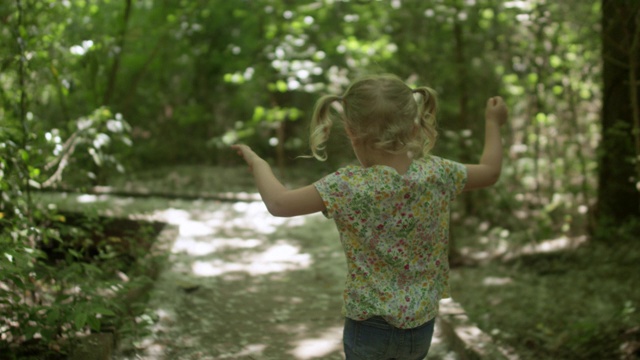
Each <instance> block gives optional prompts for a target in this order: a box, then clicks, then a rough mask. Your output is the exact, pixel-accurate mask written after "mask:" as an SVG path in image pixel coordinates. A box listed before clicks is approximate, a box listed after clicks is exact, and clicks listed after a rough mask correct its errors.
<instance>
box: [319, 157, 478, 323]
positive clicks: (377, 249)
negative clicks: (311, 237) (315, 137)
mask: <svg viewBox="0 0 640 360" xmlns="http://www.w3.org/2000/svg"><path fill="white" fill-rule="evenodd" d="M465 182H466V168H465V167H464V165H462V164H459V163H456V162H453V161H449V160H445V159H442V158H439V157H436V156H429V157H426V158H425V159H421V160H414V161H413V162H412V164H411V166H410V167H409V170H408V171H407V172H406V173H405V174H403V175H400V174H398V172H396V170H395V169H393V168H391V167H388V166H384V165H375V166H371V167H368V168H363V167H360V166H347V167H344V168H341V169H340V170H338V171H336V172H335V173H333V174H331V175H328V176H326V177H324V178H322V179H321V180H319V181H318V182H316V183H315V187H316V189H318V192H319V193H320V196H321V197H322V199H323V201H324V203H325V206H326V212H325V215H326V216H327V217H328V218H332V219H334V220H335V223H336V225H337V228H338V231H339V232H340V239H341V242H342V245H343V248H344V252H345V255H346V259H347V279H346V284H345V285H346V286H345V291H344V307H343V313H344V315H345V316H346V317H349V318H351V319H354V320H365V319H368V318H370V317H372V316H382V317H384V318H385V320H387V322H389V323H390V324H392V325H394V326H396V327H399V328H414V327H417V326H420V325H422V324H424V323H425V322H427V321H429V320H431V319H432V318H434V317H435V316H436V314H437V312H438V302H439V300H440V299H441V298H443V297H448V296H449V264H448V245H449V240H448V239H449V211H450V204H451V201H452V200H453V199H455V197H456V195H457V194H459V193H460V192H461V191H462V189H463V188H464V185H465Z"/></svg>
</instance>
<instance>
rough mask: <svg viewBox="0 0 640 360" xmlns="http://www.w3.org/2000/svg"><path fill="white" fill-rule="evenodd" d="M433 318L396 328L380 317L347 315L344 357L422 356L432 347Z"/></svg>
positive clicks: (403, 359)
mask: <svg viewBox="0 0 640 360" xmlns="http://www.w3.org/2000/svg"><path fill="white" fill-rule="evenodd" d="M434 324H435V319H432V320H430V321H428V322H426V323H425V324H423V325H420V326H418V327H416V328H413V329H398V328H396V327H394V326H392V325H390V324H389V323H387V322H386V321H385V320H384V319H383V318H382V317H380V316H374V317H372V318H369V319H367V320H364V321H355V320H352V319H349V318H347V319H346V320H345V323H344V335H343V342H344V352H345V354H346V355H347V360H392V359H397V360H423V359H424V358H425V357H426V356H427V353H428V352H429V347H431V338H432V337H433V327H434Z"/></svg>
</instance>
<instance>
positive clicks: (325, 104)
mask: <svg viewBox="0 0 640 360" xmlns="http://www.w3.org/2000/svg"><path fill="white" fill-rule="evenodd" d="M334 101H342V97H340V96H336V95H325V96H323V97H321V98H320V99H318V101H317V102H316V106H315V108H314V110H313V116H312V117H311V128H310V131H309V147H310V148H311V154H312V155H313V157H315V158H316V159H318V160H320V161H325V160H327V154H326V152H325V148H326V145H325V143H326V142H327V140H329V134H330V133H331V125H332V124H333V120H332V119H331V113H330V112H331V105H332V104H333V102H334Z"/></svg>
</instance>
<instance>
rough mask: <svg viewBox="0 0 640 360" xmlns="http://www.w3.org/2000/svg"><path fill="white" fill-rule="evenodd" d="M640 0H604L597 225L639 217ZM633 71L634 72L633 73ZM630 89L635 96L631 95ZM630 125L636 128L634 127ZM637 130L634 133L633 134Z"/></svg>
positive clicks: (617, 222) (612, 223)
mask: <svg viewBox="0 0 640 360" xmlns="http://www.w3.org/2000/svg"><path fill="white" fill-rule="evenodd" d="M639 16H640V6H639V4H638V3H636V1H634V0H625V1H621V0H603V1H602V58H603V82H604V83H603V99H602V101H603V107H602V141H601V144H600V149H599V155H600V158H599V170H598V171H599V179H598V180H599V193H598V208H597V213H596V216H597V222H598V224H599V225H603V224H609V225H612V226H617V225H621V224H623V223H624V222H626V221H627V220H630V219H634V218H635V219H638V218H640V190H639V189H638V188H637V185H636V184H637V183H638V182H639V181H640V178H638V170H637V162H638V155H639V154H638V153H636V152H637V151H638V150H637V149H636V147H637V142H638V139H637V137H638V136H640V135H639V134H638V130H637V124H634V118H637V117H638V114H634V110H635V111H637V108H638V107H637V106H634V104H635V105H637V104H638V102H639V101H640V99H639V98H638V95H637V91H636V90H637V89H635V88H634V89H631V86H636V85H635V82H636V80H637V79H631V78H630V76H631V75H634V72H635V71H634V70H635V69H636V67H637V66H638V64H637V63H632V61H637V60H635V59H638V58H639V57H638V56H637V55H638V48H639V47H638V44H637V41H634V38H637V36H638V35H637V34H638V31H639V30H640V28H639V26H638V20H637V19H638V17H639ZM636 76H637V75H636ZM632 94H633V95H634V96H632ZM634 128H635V129H636V130H634ZM634 133H635V134H634Z"/></svg>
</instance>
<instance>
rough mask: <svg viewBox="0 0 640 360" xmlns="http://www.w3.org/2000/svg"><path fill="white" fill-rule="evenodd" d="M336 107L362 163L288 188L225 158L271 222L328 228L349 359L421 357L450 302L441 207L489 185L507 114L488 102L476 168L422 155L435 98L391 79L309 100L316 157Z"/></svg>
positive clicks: (263, 169)
mask: <svg viewBox="0 0 640 360" xmlns="http://www.w3.org/2000/svg"><path fill="white" fill-rule="evenodd" d="M415 94H418V95H419V97H418V99H419V100H418V101H416V97H414V95H415ZM334 102H339V103H340V104H341V105H342V107H343V109H344V112H343V114H342V116H341V121H342V125H343V126H344V128H345V130H346V133H347V135H348V137H349V139H350V140H351V145H352V147H353V151H354V152H355V155H356V157H357V159H358V161H359V162H360V165H357V166H356V165H352V166H346V167H344V168H341V169H339V170H338V171H336V172H335V173H333V174H330V175H327V176H326V177H324V178H322V179H320V180H319V181H317V182H316V183H314V184H311V185H308V186H306V187H302V188H299V189H295V190H288V189H286V188H285V187H284V186H283V185H282V184H281V183H280V181H278V180H277V179H276V177H275V176H274V174H273V172H272V171H271V168H270V166H269V164H267V162H266V161H264V160H263V159H262V158H260V157H259V156H258V155H256V154H255V153H254V152H253V151H252V150H251V149H250V148H249V147H247V146H245V145H233V146H232V148H233V149H235V150H237V151H238V154H239V155H241V156H242V157H243V158H244V160H245V161H246V162H247V164H248V165H249V168H250V170H251V171H252V173H253V176H254V178H255V181H256V185H257V187H258V190H259V192H260V195H261V196H262V199H263V201H264V202H265V204H266V206H267V208H268V210H269V212H270V213H271V214H273V215H275V216H295V215H303V214H310V213H314V212H319V211H322V212H323V213H324V215H325V216H326V217H328V218H332V219H333V220H334V221H335V223H336V225H337V228H338V230H339V233H340V240H341V242H342V246H343V248H344V253H345V255H346V259H347V278H346V283H345V290H344V294H343V297H344V305H343V310H342V311H343V314H344V316H345V317H346V320H345V327H344V335H343V343H344V351H345V354H346V357H347V359H348V360H351V359H366V360H372V359H423V358H424V357H425V356H426V355H427V352H428V351H429V347H430V345H431V337H432V335H433V326H434V319H435V317H436V314H437V313H438V302H439V300H440V299H441V298H443V297H449V264H448V238H449V209H450V205H451V202H452V201H453V200H454V198H455V197H456V195H457V194H459V193H460V192H462V191H463V190H472V189H478V188H482V187H486V186H490V185H493V184H494V183H495V182H496V181H497V180H498V177H499V175H500V171H501V166H502V140H501V137H500V127H501V126H502V125H503V124H504V123H505V122H506V121H507V108H506V106H505V103H504V101H503V100H502V98H500V97H493V98H490V99H489V100H488V102H487V106H486V111H485V117H486V125H485V143H484V150H483V153H482V157H481V159H480V163H479V164H475V165H463V164H460V163H456V162H453V161H449V160H445V159H443V158H440V157H436V156H433V155H429V154H428V152H429V150H430V149H431V148H432V147H433V145H434V144H435V140H436V135H437V132H436V124H435V114H436V108H437V104H436V97H435V93H434V91H433V90H431V89H429V88H427V87H419V88H416V89H411V88H410V87H409V86H407V85H406V84H405V83H404V82H403V81H401V80H400V79H399V78H397V77H395V76H392V75H378V76H369V77H365V78H362V79H359V80H357V81H355V82H353V83H352V84H351V85H350V86H349V87H348V89H347V91H346V92H345V93H344V95H343V96H332V95H329V96H324V97H322V98H320V99H319V100H318V102H317V104H316V107H315V111H314V114H313V118H312V120H311V134H310V141H309V142H310V146H311V152H312V153H313V156H314V157H316V158H317V159H319V160H325V159H326V155H325V153H324V152H323V150H324V144H325V142H326V141H327V139H328V137H329V133H330V130H331V126H332V121H333V119H332V115H331V113H330V107H331V105H332V104H333V103H334Z"/></svg>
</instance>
